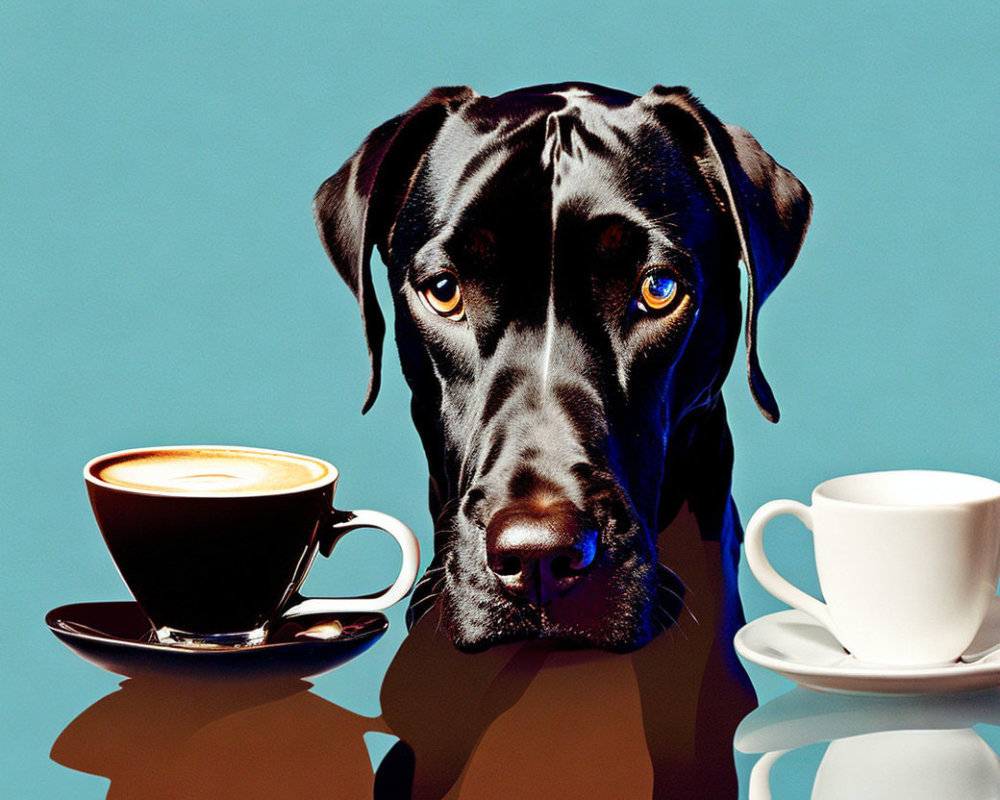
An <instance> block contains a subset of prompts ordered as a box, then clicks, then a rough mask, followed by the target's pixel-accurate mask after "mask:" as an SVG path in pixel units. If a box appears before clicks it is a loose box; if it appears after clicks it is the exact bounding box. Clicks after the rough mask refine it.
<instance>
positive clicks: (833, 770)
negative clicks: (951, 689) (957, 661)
mask: <svg viewBox="0 0 1000 800" xmlns="http://www.w3.org/2000/svg"><path fill="white" fill-rule="evenodd" d="M998 786H1000V759H998V758H997V754H996V753H994V752H993V750H992V749H991V748H990V746H989V745H988V744H986V742H984V741H983V740H982V739H981V738H980V737H979V736H978V735H977V734H976V732H975V731H973V730H969V729H965V730H950V731H949V730H943V731H934V730H928V731H882V732H880V733H869V734H865V735H863V736H851V737H848V738H846V739H837V740H835V741H833V742H830V746H829V747H828V748H827V750H826V754H825V755H824V756H823V760H822V762H820V765H819V769H818V770H817V771H816V780H815V782H814V783H813V790H812V800H828V799H829V800H834V799H835V800H842V798H845V797H850V798H854V800H868V799H869V798H887V797H899V798H906V800H923V798H928V800H929V798H935V800H936V798H955V800H959V798H961V800H979V799H980V798H993V797H996V796H997V787H998Z"/></svg>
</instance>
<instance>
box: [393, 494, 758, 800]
mask: <svg viewBox="0 0 1000 800" xmlns="http://www.w3.org/2000/svg"><path fill="white" fill-rule="evenodd" d="M660 547H661V549H662V550H663V552H662V554H661V556H662V557H663V558H667V559H670V563H672V564H675V565H677V566H679V567H680V568H681V569H683V570H684V575H685V577H686V579H687V582H688V588H689V592H690V598H691V599H690V601H689V603H688V608H689V609H690V610H691V611H692V612H693V616H688V617H686V618H685V619H684V620H683V621H682V623H681V624H680V625H678V626H675V627H674V628H673V629H672V631H667V632H666V633H665V634H664V635H662V636H660V637H658V638H657V639H655V640H654V641H652V642H651V643H650V644H648V645H647V646H646V647H645V648H643V649H642V650H639V651H636V652H634V653H630V654H627V655H626V654H616V653H608V652H604V651H600V650H594V649H566V648H564V647H561V646H560V645H559V644H558V643H554V642H552V641H547V640H536V641H528V642H521V643H509V644H504V645H499V646H497V647H493V648H491V649H490V650H487V651H485V652H482V653H475V654H468V653H461V652H459V651H458V650H456V649H455V648H454V647H452V645H451V643H450V642H449V641H448V639H447V637H446V636H445V634H444V632H443V631H442V630H441V629H440V627H439V619H438V614H439V610H438V609H436V608H435V609H432V610H431V611H430V612H428V613H427V614H426V615H425V616H424V617H423V618H421V619H420V621H419V622H417V623H416V625H414V627H413V628H411V630H410V632H409V635H408V636H407V638H406V640H405V641H404V642H403V644H402V646H401V648H400V650H399V652H398V653H397V654H396V657H395V659H394V660H393V662H392V664H391V666H390V667H389V671H388V673H387V675H386V677H385V680H384V681H383V684H382V696H381V701H382V713H383V718H384V720H385V723H386V725H387V726H388V728H389V729H390V730H391V731H392V733H394V734H395V735H396V736H398V737H400V739H401V741H400V742H399V743H398V744H397V745H396V746H395V747H393V749H392V750H390V752H389V753H388V755H387V756H386V758H385V759H384V760H383V761H382V763H381V764H380V766H379V768H378V774H377V777H376V782H375V797H376V798H377V800H395V799H396V798H416V799H418V800H439V799H440V798H449V800H455V799H456V798H473V799H474V800H489V799H490V798H498V800H499V799H500V798H505V799H506V798H510V797H532V798H533V797H575V796H578V795H579V796H584V797H588V798H595V799H596V798H616V799H617V798H650V797H652V798H670V800H687V798H692V799H693V798H708V799H709V800H728V798H735V797H736V796H737V793H738V788H737V780H736V771H735V767H734V760H733V749H732V736H733V731H734V729H735V727H736V725H737V723H738V722H739V721H740V719H742V718H743V716H744V715H745V714H746V713H747V712H749V711H750V709H752V708H753V707H754V705H755V699H754V697H753V694H752V692H751V691H750V690H749V688H748V687H747V685H746V684H745V683H744V681H743V674H742V672H741V671H740V670H738V669H735V668H734V667H733V666H732V664H731V663H730V661H729V657H731V649H730V648H729V647H728V643H727V642H725V641H724V640H723V639H722V638H721V637H719V636H718V627H717V625H716V622H717V619H718V617H720V616H721V615H723V614H724V613H725V600H724V598H723V597H721V596H720V593H719V589H720V587H721V586H722V581H721V580H720V576H719V575H718V570H719V569H720V566H719V565H720V558H719V553H718V547H719V545H718V543H717V542H714V543H713V542H706V541H703V540H702V538H701V536H700V533H699V529H698V525H697V522H696V520H695V519H694V516H693V515H692V514H691V513H690V512H688V511H687V510H686V509H682V511H681V512H680V513H678V515H677V518H676V519H675V521H674V523H673V524H672V525H671V526H670V527H669V528H668V530H666V531H664V533H663V535H662V536H661V537H660ZM696 618H697V619H696Z"/></svg>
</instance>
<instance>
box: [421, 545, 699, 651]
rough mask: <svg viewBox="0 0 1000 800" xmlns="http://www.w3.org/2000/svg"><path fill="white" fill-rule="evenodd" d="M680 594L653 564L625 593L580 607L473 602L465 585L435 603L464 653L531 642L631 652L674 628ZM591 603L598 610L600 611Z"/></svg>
mask: <svg viewBox="0 0 1000 800" xmlns="http://www.w3.org/2000/svg"><path fill="white" fill-rule="evenodd" d="M619 585H620V584H619ZM463 589H464V591H463ZM683 594H684V589H683V584H682V583H681V582H680V580H679V579H678V578H677V577H676V576H675V575H674V574H673V573H672V572H670V570H668V569H666V568H665V567H663V566H661V565H660V564H653V565H644V566H643V567H642V568H641V569H640V570H639V571H638V573H633V575H632V579H631V580H630V581H629V582H628V584H627V586H626V588H625V589H624V590H623V591H621V592H619V593H617V594H616V595H613V596H610V597H609V596H608V594H607V593H604V592H601V593H600V595H602V596H601V599H599V600H597V601H595V602H594V603H587V604H585V605H584V606H583V607H581V606H580V605H579V604H577V605H569V604H566V605H560V604H558V603H552V604H550V605H549V606H546V607H543V608H542V609H536V608H534V607H533V606H530V605H529V604H526V603H520V602H519V601H517V600H514V599H511V598H507V597H505V596H503V595H501V594H500V593H493V592H489V593H482V592H476V595H477V596H476V597H474V598H473V597H470V591H469V589H468V587H451V590H450V591H449V590H447V589H446V590H445V591H444V592H442V594H441V596H440V597H439V598H438V603H439V608H440V614H441V624H442V627H443V629H444V631H445V633H446V634H447V636H448V638H449V640H450V641H451V643H452V644H453V645H454V646H455V647H456V648H457V649H458V650H460V651H462V652H464V653H477V652H482V651H484V650H487V649H489V648H491V647H494V646H497V645H501V644H509V643H512V642H521V641H531V640H548V641H551V642H553V643H555V644H558V645H560V646H564V647H567V648H587V649H597V650H605V651H608V652H614V653H629V652H633V651H635V650H638V649H639V648H641V647H643V646H645V645H646V644H648V643H649V642H650V641H651V640H652V639H654V638H655V637H656V636H658V635H659V634H660V633H662V632H663V631H664V630H666V629H667V628H669V627H671V626H672V625H674V624H675V622H676V620H677V619H678V618H679V615H680V611H681V609H682V607H683ZM595 605H599V606H601V608H600V611H599V613H594V612H595V610H596V609H595V607H594V606H595Z"/></svg>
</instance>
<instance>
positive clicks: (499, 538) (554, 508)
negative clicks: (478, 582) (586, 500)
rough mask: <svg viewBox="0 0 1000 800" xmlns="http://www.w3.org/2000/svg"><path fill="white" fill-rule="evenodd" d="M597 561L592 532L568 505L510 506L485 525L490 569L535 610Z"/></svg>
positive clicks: (594, 535) (593, 529) (569, 587)
mask: <svg viewBox="0 0 1000 800" xmlns="http://www.w3.org/2000/svg"><path fill="white" fill-rule="evenodd" d="M596 556H597V531H596V529H595V528H594V527H593V526H592V525H588V524H587V521H586V518H585V517H584V516H583V515H582V514H581V513H580V512H579V511H578V510H577V509H576V507H575V506H573V505H572V504H569V503H565V504H563V503H561V504H557V505H548V506H538V505H532V504H517V505H511V506H508V507H506V508H502V509H500V510H499V511H497V512H496V513H495V514H494V515H493V518H492V519H491V520H490V523H489V525H487V526H486V558H487V563H488V565H489V568H490V570H492V571H493V573H494V574H495V575H496V576H497V578H498V579H499V580H500V583H501V585H502V586H503V587H504V589H506V590H507V592H509V593H510V594H512V595H514V596H516V597H522V598H526V599H528V600H529V601H531V602H532V604H534V605H535V606H537V607H539V608H540V607H542V606H544V605H547V604H548V603H549V602H550V601H551V600H552V599H553V598H555V597H558V596H561V595H562V594H565V593H566V592H568V591H569V590H570V589H571V588H573V586H574V585H575V584H576V583H577V581H578V580H579V579H580V577H582V576H583V574H584V573H585V572H586V571H587V568H588V567H589V566H590V565H591V564H593V563H594V559H595V558H596Z"/></svg>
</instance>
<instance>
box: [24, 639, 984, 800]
mask: <svg viewBox="0 0 1000 800" xmlns="http://www.w3.org/2000/svg"><path fill="white" fill-rule="evenodd" d="M400 628H401V626H399V625H397V626H396V630H395V631H393V633H395V634H396V639H395V641H394V640H393V638H392V637H391V636H387V637H386V638H385V639H383V640H382V641H381V642H378V643H376V644H375V645H374V646H373V647H372V649H371V650H370V651H368V652H367V653H364V654H363V655H360V656H359V657H358V658H356V659H355V660H353V661H350V662H348V663H346V664H344V665H342V666H340V667H338V668H336V669H335V670H333V671H331V672H329V673H327V674H325V675H321V676H318V677H314V678H311V679H309V680H308V681H307V680H302V679H298V678H296V677H294V676H292V675H285V676H283V677H282V676H280V675H276V676H271V677H268V676H267V675H256V676H252V677H249V678H247V677H244V678H225V677H223V678H222V679H220V678H219V676H211V677H202V678H199V677H197V676H193V675H177V674H175V673H171V672H170V670H169V669H168V670H166V671H164V672H163V674H159V675H158V674H156V672H155V671H153V672H147V673H145V674H142V675H139V676H137V677H133V678H128V679H122V678H121V677H120V676H115V675H112V674H111V673H108V672H104V671H102V670H100V669H98V668H96V667H95V666H93V665H91V664H88V663H86V662H85V661H83V660H82V659H80V658H78V657H76V656H75V655H74V654H73V653H71V652H70V651H69V650H67V649H66V648H64V647H63V646H62V644H60V643H59V642H58V641H57V640H56V638H55V637H51V636H50V639H51V641H50V642H49V643H48V646H45V647H44V648H43V650H44V652H45V664H44V666H43V667H42V671H43V672H45V673H46V674H47V675H48V678H47V680H46V682H45V685H44V686H42V685H38V687H37V690H36V691H37V697H36V698H34V699H35V700H37V699H38V697H40V696H41V695H42V694H44V695H45V696H46V698H47V702H45V703H38V704H37V707H38V709H39V711H38V712H37V713H36V714H34V715H33V716H32V715H31V712H30V708H31V706H32V701H33V698H32V697H30V696H24V697H22V698H21V700H22V701H23V703H22V709H23V711H24V713H25V714H27V715H28V716H30V717H31V718H30V719H28V720H25V718H24V716H22V715H19V718H18V719H17V720H16V721H14V724H17V725H19V726H20V727H22V729H25V730H24V733H25V735H24V736H22V737H20V739H19V748H18V750H19V753H18V762H19V763H18V764H16V765H14V766H15V769H16V778H15V785H19V786H21V787H22V790H21V791H22V794H20V796H39V797H41V796H72V797H76V798H88V797H94V798H99V797H105V796H107V797H129V798H147V797H148V798H159V797H193V798H194V797H198V798H201V797H204V798H217V797H251V796H260V797H289V798H293V797H294V798H298V797H312V796H336V797H351V798H353V797H358V798H362V797H371V796H372V795H373V792H374V787H375V784H376V777H375V773H376V769H377V768H378V767H379V765H380V762H381V761H382V759H383V758H385V757H386V754H387V752H388V751H389V750H390V748H391V747H392V745H393V744H394V743H395V742H397V741H398V740H397V737H396V736H395V735H394V733H393V731H392V730H391V727H390V726H389V725H388V724H387V722H386V720H385V718H383V716H382V715H381V713H380V708H379V703H378V688H379V687H378V683H377V681H373V680H372V678H373V677H377V676H378V674H379V672H380V671H381V670H383V669H384V668H385V664H386V659H387V658H388V657H390V655H391V654H392V651H393V649H394V647H395V646H396V644H395V643H396V642H398V641H399V639H398V635H399V634H398V631H399V629H400ZM613 658H614V657H612V659H613ZM612 663H614V662H613V660H612ZM749 669H750V673H751V675H754V676H755V677H756V678H757V679H758V683H759V684H761V685H762V686H764V687H765V688H766V689H767V690H770V691H771V692H772V696H770V697H769V698H767V699H766V701H765V702H763V703H762V705H760V706H759V707H758V708H757V709H756V710H754V711H753V712H752V713H750V714H749V715H748V716H747V717H745V718H744V720H743V721H742V723H741V724H740V726H739V728H738V730H737V732H736V736H735V739H734V742H733V757H734V764H735V767H736V770H737V773H738V776H739V787H740V790H739V791H740V796H741V797H749V798H753V799H754V800H762V799H763V798H770V797H773V798H795V797H805V796H809V793H810V791H815V794H814V795H813V796H817V797H847V796H856V797H866V796H880V795H873V794H870V793H871V792H875V791H881V792H883V793H885V792H889V794H886V795H885V796H906V797H909V798H921V797H941V796H953V797H957V796H962V797H996V796H997V792H1000V756H998V755H997V753H998V752H1000V689H992V690H987V691H979V692H962V693H953V694H932V695H924V696H901V697H893V696H876V695H857V696H847V695H836V694H829V693H820V692H814V691H808V690H804V689H801V688H789V687H790V686H791V684H787V682H781V683H775V682H774V681H773V680H770V679H765V680H761V679H762V678H764V677H765V676H763V674H760V673H758V669H759V668H757V667H755V666H754V665H749ZM778 680H779V681H782V679H778ZM456 688H457V687H456ZM775 688H777V689H778V691H777V693H775V692H774V689H775ZM592 718H593V719H598V717H596V716H595V717H592ZM25 722H27V723H28V724H27V725H26V726H25ZM441 733H442V739H446V738H447V736H446V735H444V734H445V732H443V731H442V732H441ZM574 736H577V737H578V738H582V739H585V738H586V737H585V736H583V737H581V736H580V731H579V730H577V731H576V732H575V733H574ZM608 749H609V750H610V749H613V748H611V747H610V746H609V748H608ZM611 771H612V772H613V768H612V769H611ZM640 771H641V770H640ZM472 772H474V770H471V769H469V768H467V769H466V774H465V776H464V779H463V781H462V782H460V783H459V784H458V786H457V788H456V789H454V790H453V793H451V794H449V795H448V796H449V797H482V796H498V797H499V796H504V795H505V794H506V793H507V792H517V791H518V790H519V789H518V779H517V778H516V776H511V775H497V776H493V778H492V780H491V782H490V783H489V784H487V785H489V786H490V790H489V791H485V790H484V789H483V788H482V786H483V784H477V783H476V781H475V775H473V774H470V773H472ZM633 772H634V770H633ZM387 774H391V770H383V773H382V775H381V776H380V780H381V781H383V791H385V788H384V781H385V779H386V775H387ZM553 775H554V777H553V778H552V783H550V784H548V785H547V786H546V790H547V791H553V792H557V793H558V791H560V790H566V791H569V790H572V789H574V786H573V784H572V781H573V779H572V778H567V777H566V776H564V775H561V773H560V774H556V773H553ZM12 777H14V776H13V775H12ZM524 778H526V776H522V779H524ZM536 780H537V778H536ZM637 780H638V779H637ZM566 781H568V783H566ZM814 783H815V789H811V788H810V787H813V785H814ZM530 785H532V786H535V785H537V784H535V783H532V784H530ZM637 786H638V787H640V789H641V787H642V784H641V782H639V783H637ZM873 786H874V788H873ZM32 787H34V789H32ZM41 787H44V790H42V789H41ZM334 787H335V788H334ZM477 787H478V788H477ZM522 788H526V787H524V786H523V785H522ZM576 788H578V787H576ZM640 789H636V791H639V790H640ZM866 792H869V794H866ZM991 792H992V793H991ZM590 794H591V796H594V797H602V796H609V797H610V796H613V794H610V793H608V794H605V793H604V792H603V791H602V789H601V787H600V786H594V785H591V786H590ZM376 796H393V795H391V794H381V795H376ZM553 796H555V795H553Z"/></svg>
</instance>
